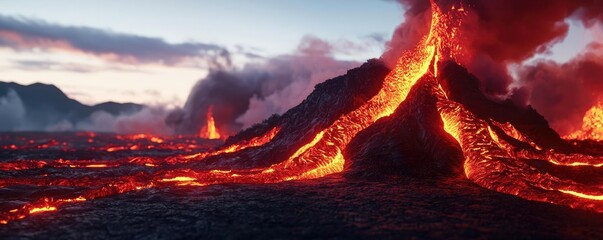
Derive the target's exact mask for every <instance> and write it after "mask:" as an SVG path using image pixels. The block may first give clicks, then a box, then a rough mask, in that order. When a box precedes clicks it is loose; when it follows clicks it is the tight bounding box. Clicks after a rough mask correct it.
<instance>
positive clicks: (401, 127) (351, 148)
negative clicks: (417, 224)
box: [345, 62, 569, 177]
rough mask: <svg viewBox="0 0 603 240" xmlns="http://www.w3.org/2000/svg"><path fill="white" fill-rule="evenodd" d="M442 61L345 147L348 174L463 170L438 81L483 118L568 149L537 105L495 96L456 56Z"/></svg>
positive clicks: (543, 143) (424, 173) (425, 173)
mask: <svg viewBox="0 0 603 240" xmlns="http://www.w3.org/2000/svg"><path fill="white" fill-rule="evenodd" d="M443 66H444V67H443V68H442V71H441V72H440V76H439V77H438V78H437V79H433V75H430V74H427V75H425V76H423V77H422V78H421V79H420V80H419V81H418V82H417V84H415V86H414V87H413V88H412V89H411V91H410V93H409V95H408V97H407V98H406V100H405V101H404V102H403V103H402V104H400V106H399V107H398V108H397V109H396V111H395V112H394V113H393V114H392V115H391V116H389V117H385V118H383V119H380V120H379V121H377V122H376V123H375V124H373V125H372V126H370V127H368V128H367V129H365V130H363V131H362V132H360V133H359V134H358V135H356V137H355V138H354V139H353V140H352V141H351V142H350V144H349V145H348V147H347V148H346V150H347V151H346V153H345V156H346V160H347V161H346V174H347V175H348V176H363V177H374V176H384V175H385V176H387V175H414V176H434V175H449V174H459V173H461V172H462V162H463V154H462V152H461V150H460V148H459V144H458V142H457V141H456V140H455V139H454V138H452V136H450V135H449V134H448V133H446V132H445V131H444V129H443V123H442V121H441V117H440V115H439V114H438V112H437V106H436V97H435V95H434V89H436V88H437V87H438V86H437V85H436V84H438V83H439V84H441V85H442V88H443V90H444V91H445V92H446V95H447V96H448V97H449V98H450V99H451V100H453V101H456V102H459V103H461V104H462V105H463V106H464V107H466V108H467V109H468V110H469V111H471V112H473V113H474V114H476V116H478V117H479V118H481V119H492V120H495V121H498V122H501V123H505V122H509V123H511V124H513V126H515V127H516V128H517V129H518V130H519V131H521V132H523V133H525V134H526V135H527V136H528V137H530V138H531V139H532V140H534V141H535V142H536V143H537V144H539V145H540V146H544V147H545V148H555V149H557V150H566V151H568V149H569V147H568V144H567V143H566V142H565V141H564V140H563V139H561V138H560V137H559V135H558V134H557V133H556V132H555V131H554V130H553V129H551V128H550V127H549V125H548V123H547V122H546V120H545V119H544V117H542V116H541V115H539V114H538V113H537V112H536V111H535V110H534V109H532V108H530V107H528V108H521V107H518V106H516V105H514V104H513V103H511V102H509V101H506V102H496V101H493V100H491V99H489V98H487V97H486V96H485V95H484V94H483V93H482V92H481V91H480V86H479V81H478V79H477V78H475V77H474V76H473V75H471V74H470V73H469V72H468V71H467V70H466V69H465V68H463V67H462V66H460V65H458V64H456V63H454V62H446V63H444V64H443ZM430 80H431V81H430ZM511 140H512V139H511ZM516 142H517V141H516Z"/></svg>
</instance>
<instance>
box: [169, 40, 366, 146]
mask: <svg viewBox="0 0 603 240" xmlns="http://www.w3.org/2000/svg"><path fill="white" fill-rule="evenodd" d="M352 47H358V46H352ZM350 48H351V47H350V46H349V45H346V48H345V49H339V48H337V47H335V46H334V45H333V44H331V43H329V42H326V41H323V40H321V39H318V38H314V37H306V38H304V39H303V40H302V42H301V44H300V45H299V47H298V50H297V52H296V53H295V54H293V55H281V56H277V57H274V58H271V59H267V60H265V61H263V62H261V63H257V62H256V63H250V64H247V65H245V66H244V67H243V68H242V69H237V70H226V69H224V68H218V69H213V70H211V72H210V73H209V75H208V76H207V77H206V78H205V79H202V80H200V81H199V82H198V83H197V85H196V86H195V87H194V88H193V89H192V91H191V93H190V95H189V97H188V99H187V101H186V104H185V105H184V107H183V108H182V109H177V110H175V111H173V112H172V113H170V114H169V115H168V117H167V118H166V122H167V123H168V125H170V126H172V127H173V128H174V129H175V130H176V132H177V133H184V134H195V133H198V131H199V129H200V128H201V126H203V124H205V122H206V114H207V109H208V108H209V106H210V105H213V110H214V113H213V116H214V118H215V121H216V124H217V126H216V127H217V128H218V130H219V131H220V132H221V133H225V134H229V135H232V134H234V133H236V132H238V131H239V130H241V129H242V128H245V127H249V126H251V125H252V124H255V123H258V122H261V121H262V120H264V119H266V118H268V117H270V116H271V115H273V114H282V113H284V112H285V111H286V110H288V109H289V108H291V107H293V106H295V105H297V104H299V103H300V102H301V101H302V100H303V99H305V98H306V96H307V95H308V94H310V92H312V90H313V89H314V86H315V85H316V84H318V83H320V82H322V81H325V80H327V79H329V78H332V77H336V76H338V75H341V74H344V73H345V72H346V71H347V70H349V69H351V68H354V67H356V66H358V65H359V63H357V62H351V61H339V60H336V59H335V58H334V57H333V55H334V54H336V53H344V54H345V52H343V51H344V50H347V51H349V49H350Z"/></svg>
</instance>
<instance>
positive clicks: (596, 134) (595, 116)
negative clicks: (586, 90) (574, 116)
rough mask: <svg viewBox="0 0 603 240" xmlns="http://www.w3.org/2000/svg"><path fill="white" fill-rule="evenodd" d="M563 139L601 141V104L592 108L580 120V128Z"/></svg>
mask: <svg viewBox="0 0 603 240" xmlns="http://www.w3.org/2000/svg"><path fill="white" fill-rule="evenodd" d="M565 138H567V139H577V140H586V139H593V140H598V141H602V140H603V103H601V102H599V104H597V105H595V106H593V107H592V108H591V109H590V110H588V112H586V114H585V115H584V119H583V120H582V128H581V129H580V130H578V131H576V132H574V133H572V134H570V135H568V136H566V137H565Z"/></svg>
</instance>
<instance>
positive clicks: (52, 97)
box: [0, 82, 143, 131]
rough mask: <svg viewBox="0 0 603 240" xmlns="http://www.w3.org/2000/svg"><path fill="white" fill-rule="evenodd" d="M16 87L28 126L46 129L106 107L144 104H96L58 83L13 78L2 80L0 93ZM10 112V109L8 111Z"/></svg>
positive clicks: (128, 109) (125, 109) (127, 109)
mask: <svg viewBox="0 0 603 240" xmlns="http://www.w3.org/2000/svg"><path fill="white" fill-rule="evenodd" d="M11 91H14V92H15V93H16V94H17V95H18V97H19V99H20V101H21V102H22V104H23V108H24V109H25V117H24V118H25V119H23V121H26V122H27V124H28V127H27V128H26V129H29V130H44V129H45V128H46V127H47V126H49V125H53V124H56V123H58V122H61V121H68V122H71V123H76V122H79V121H82V120H84V119H86V118H88V117H89V116H90V115H91V114H92V113H94V112H97V111H104V112H107V113H109V114H111V115H114V116H117V115H120V114H127V113H134V112H137V111H140V109H142V108H143V105H139V104H134V103H114V102H106V103H101V104H98V105H94V106H88V105H85V104H82V103H80V102H78V101H76V100H74V99H71V98H69V97H67V95H65V93H63V92H62V91H61V90H60V89H59V88H57V87H56V86H54V85H47V84H42V83H34V84H31V85H21V84H18V83H13V82H9V83H7V82H0V97H4V96H6V95H7V94H8V93H9V92H11ZM5 114H10V113H5ZM0 130H3V131H7V130H15V129H11V126H0Z"/></svg>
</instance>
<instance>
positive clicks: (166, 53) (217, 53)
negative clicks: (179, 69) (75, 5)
mask: <svg viewBox="0 0 603 240" xmlns="http://www.w3.org/2000/svg"><path fill="white" fill-rule="evenodd" d="M0 46H3V47H8V48H12V49H15V50H27V49H33V48H38V49H47V50H63V51H71V52H79V53H85V54H91V55H95V56H98V57H101V58H104V59H107V60H113V61H119V62H123V63H130V64H141V63H142V64H145V63H154V64H165V65H175V64H180V63H183V62H185V61H186V60H190V59H196V58H201V59H205V60H206V61H208V62H212V63H210V64H215V63H216V61H222V62H224V61H226V62H228V61H229V60H228V59H226V60H219V59H221V58H228V57H229V53H228V51H227V50H226V49H225V48H223V47H221V46H218V45H214V44H206V43H196V42H187V43H178V44H172V43H168V42H166V41H165V40H163V39H161V38H154V37H145V36H138V35H132V34H125V33H117V32H113V31H109V30H103V29H97V28H90V27H75V26H63V25H58V24H53V23H48V22H46V21H43V20H37V19H30V18H23V17H11V16H5V15H0Z"/></svg>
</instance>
